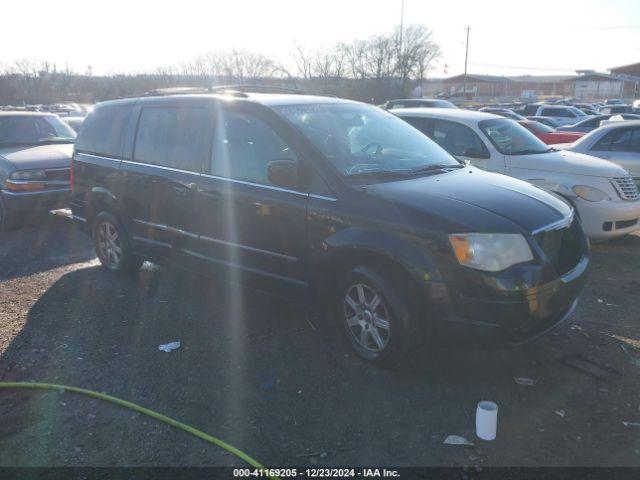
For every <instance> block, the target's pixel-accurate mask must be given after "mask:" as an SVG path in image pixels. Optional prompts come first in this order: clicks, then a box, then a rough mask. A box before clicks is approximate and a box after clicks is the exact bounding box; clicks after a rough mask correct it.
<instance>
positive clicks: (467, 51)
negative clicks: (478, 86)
mask: <svg viewBox="0 0 640 480" xmlns="http://www.w3.org/2000/svg"><path fill="white" fill-rule="evenodd" d="M469 30H471V26H469V25H467V43H466V47H465V53H464V77H463V80H462V85H463V86H462V90H463V91H462V95H463V97H464V99H465V100H466V99H467V59H468V58H469Z"/></svg>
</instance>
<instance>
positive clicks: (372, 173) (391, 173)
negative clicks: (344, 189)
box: [347, 169, 411, 178]
mask: <svg viewBox="0 0 640 480" xmlns="http://www.w3.org/2000/svg"><path fill="white" fill-rule="evenodd" d="M409 173H411V170H405V169H402V170H364V171H362V172H356V173H350V174H348V175H347V178H367V177H375V178H395V177H401V176H404V175H407V174H409Z"/></svg>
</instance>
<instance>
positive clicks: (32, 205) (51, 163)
mask: <svg viewBox="0 0 640 480" xmlns="http://www.w3.org/2000/svg"><path fill="white" fill-rule="evenodd" d="M75 137H76V135H75V133H74V132H73V130H71V128H69V126H68V125H66V124H65V123H63V122H62V120H60V118H58V117H57V116H56V115H53V114H45V113H32V112H28V113H27V112H24V113H17V112H2V113H0V230H7V229H9V228H11V227H12V226H13V225H15V223H16V220H18V219H19V218H20V217H22V216H24V215H26V214H29V213H33V212H37V211H46V210H51V209H53V208H57V207H61V206H63V205H66V202H67V200H68V196H69V168H70V161H71V153H72V150H73V142H74V140H75Z"/></svg>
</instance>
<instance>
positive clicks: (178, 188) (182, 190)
mask: <svg viewBox="0 0 640 480" xmlns="http://www.w3.org/2000/svg"><path fill="white" fill-rule="evenodd" d="M195 186H196V184H195V183H187V184H185V185H171V189H172V190H173V191H174V193H176V194H178V195H181V196H183V197H184V196H186V195H188V194H189V193H190V192H191V190H192V189H193V188H195Z"/></svg>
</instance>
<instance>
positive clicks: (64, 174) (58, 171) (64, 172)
mask: <svg viewBox="0 0 640 480" xmlns="http://www.w3.org/2000/svg"><path fill="white" fill-rule="evenodd" d="M45 174H46V176H47V180H48V181H52V180H55V181H58V182H68V181H69V175H70V174H71V169H70V168H52V169H51V170H45Z"/></svg>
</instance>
